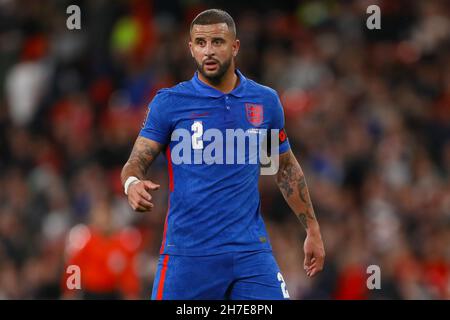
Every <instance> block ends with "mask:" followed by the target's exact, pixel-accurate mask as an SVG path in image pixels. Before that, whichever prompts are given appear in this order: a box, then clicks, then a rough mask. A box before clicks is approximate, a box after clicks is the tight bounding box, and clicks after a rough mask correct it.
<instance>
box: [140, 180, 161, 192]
mask: <svg viewBox="0 0 450 320" xmlns="http://www.w3.org/2000/svg"><path fill="white" fill-rule="evenodd" d="M142 182H143V183H144V187H145V189H146V190H158V189H159V187H160V185H159V184H156V183H153V182H151V181H148V180H146V181H142Z"/></svg>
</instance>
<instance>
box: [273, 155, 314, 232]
mask: <svg viewBox="0 0 450 320" xmlns="http://www.w3.org/2000/svg"><path fill="white" fill-rule="evenodd" d="M277 183H278V186H279V188H280V190H281V192H282V193H283V195H284V197H285V198H286V200H287V202H288V203H289V205H290V206H291V208H292V209H293V210H294V212H295V213H296V216H297V218H298V219H299V221H300V223H301V224H302V225H303V226H304V227H305V229H308V223H307V222H308V220H315V219H316V217H315V215H314V209H313V207H312V203H311V199H310V196H309V192H308V186H307V184H306V179H305V176H304V174H303V171H302V169H301V167H300V165H299V164H298V162H297V160H296V159H295V156H294V155H293V154H292V152H289V153H287V154H285V155H282V156H281V157H280V168H279V172H278V175H277ZM295 189H296V191H297V192H298V195H297V194H295V193H294V190H295ZM296 200H297V201H296Z"/></svg>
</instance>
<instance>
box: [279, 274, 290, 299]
mask: <svg viewBox="0 0 450 320" xmlns="http://www.w3.org/2000/svg"><path fill="white" fill-rule="evenodd" d="M277 278H278V281H280V282H281V291H282V292H283V298H285V299H289V298H290V297H289V292H288V291H287V289H286V282H284V279H283V276H282V275H281V272H278V274H277Z"/></svg>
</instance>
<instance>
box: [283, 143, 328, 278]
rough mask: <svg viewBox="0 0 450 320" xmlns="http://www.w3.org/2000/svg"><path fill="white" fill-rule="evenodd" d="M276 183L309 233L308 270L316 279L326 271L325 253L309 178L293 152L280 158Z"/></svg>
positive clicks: (306, 247) (306, 242) (307, 248)
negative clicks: (310, 193) (311, 196)
mask: <svg viewBox="0 0 450 320" xmlns="http://www.w3.org/2000/svg"><path fill="white" fill-rule="evenodd" d="M276 180H277V184H278V187H279V188H280V190H281V193H282V194H283V196H284V198H285V199H286V201H287V203H288V204H289V206H290V207H291V209H292V210H293V211H294V213H295V215H296V216H297V218H298V219H299V221H300V222H301V224H302V225H303V226H304V227H305V229H306V234H307V237H306V239H305V245H304V251H305V263H304V264H305V266H304V267H305V269H306V271H307V274H308V275H309V276H313V275H314V274H316V273H317V272H319V271H321V270H322V268H323V262H324V258H325V250H324V247H323V242H322V236H321V233H320V228H319V223H318V221H317V219H316V216H315V214H314V209H313V206H312V203H311V198H310V196H309V191H308V186H307V184H306V178H305V175H304V174H303V170H302V168H301V167H300V165H299V163H298V161H297V159H296V158H295V156H294V154H293V153H292V151H291V150H289V151H288V152H285V153H283V154H281V155H280V166H279V170H278V173H277V175H276Z"/></svg>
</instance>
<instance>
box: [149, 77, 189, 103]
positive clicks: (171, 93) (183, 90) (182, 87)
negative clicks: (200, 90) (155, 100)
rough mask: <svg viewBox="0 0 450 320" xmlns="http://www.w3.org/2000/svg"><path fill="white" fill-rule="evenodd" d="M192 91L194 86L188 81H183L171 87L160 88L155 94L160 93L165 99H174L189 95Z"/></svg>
mask: <svg viewBox="0 0 450 320" xmlns="http://www.w3.org/2000/svg"><path fill="white" fill-rule="evenodd" d="M194 91H195V90H194V86H193V85H192V83H191V82H190V81H183V82H180V83H178V84H176V85H174V86H173V87H170V88H163V89H160V90H159V91H158V92H157V93H156V95H160V96H161V97H162V98H165V99H170V98H171V99H176V98H181V97H183V96H190V95H192V93H193V92H194Z"/></svg>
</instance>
